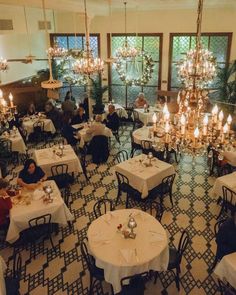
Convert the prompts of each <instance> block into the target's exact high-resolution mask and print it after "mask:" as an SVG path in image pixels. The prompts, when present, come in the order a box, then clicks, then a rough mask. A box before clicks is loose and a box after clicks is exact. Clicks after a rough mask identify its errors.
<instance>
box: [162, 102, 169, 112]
mask: <svg viewBox="0 0 236 295" xmlns="http://www.w3.org/2000/svg"><path fill="white" fill-rule="evenodd" d="M162 112H163V114H165V113H166V112H168V107H167V103H165V104H164V107H163V110H162Z"/></svg>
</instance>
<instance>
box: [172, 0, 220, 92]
mask: <svg viewBox="0 0 236 295" xmlns="http://www.w3.org/2000/svg"><path fill="white" fill-rule="evenodd" d="M202 10H203V0H199V2H198V17H197V38H196V47H195V49H191V50H190V51H189V52H187V54H186V57H185V58H184V59H183V60H181V61H180V62H179V63H178V64H177V67H178V75H179V77H180V80H181V82H182V83H183V85H184V86H185V87H186V88H189V89H203V88H205V87H207V86H208V85H209V83H210V82H211V81H212V80H213V79H214V78H215V76H216V59H215V58H214V56H213V54H212V52H210V51H209V50H207V49H203V48H202V45H201V24H202Z"/></svg>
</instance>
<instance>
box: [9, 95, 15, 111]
mask: <svg viewBox="0 0 236 295" xmlns="http://www.w3.org/2000/svg"><path fill="white" fill-rule="evenodd" d="M9 100H10V107H11V108H13V106H14V105H13V95H12V94H11V92H10V94H9Z"/></svg>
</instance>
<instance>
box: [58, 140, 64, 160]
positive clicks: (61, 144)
mask: <svg viewBox="0 0 236 295" xmlns="http://www.w3.org/2000/svg"><path fill="white" fill-rule="evenodd" d="M59 149H60V150H61V157H62V156H63V150H64V144H63V143H60V144H59Z"/></svg>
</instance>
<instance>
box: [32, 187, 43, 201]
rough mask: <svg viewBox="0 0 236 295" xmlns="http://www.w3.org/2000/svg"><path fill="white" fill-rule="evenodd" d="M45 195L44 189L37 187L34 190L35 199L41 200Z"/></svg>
mask: <svg viewBox="0 0 236 295" xmlns="http://www.w3.org/2000/svg"><path fill="white" fill-rule="evenodd" d="M43 196H45V192H44V191H43V190H40V189H36V190H35V191H34V192H33V200H35V201H37V200H40V199H41V198H42V197H43Z"/></svg>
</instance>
